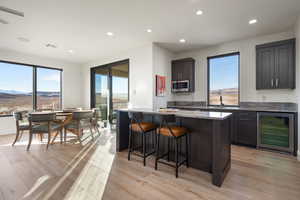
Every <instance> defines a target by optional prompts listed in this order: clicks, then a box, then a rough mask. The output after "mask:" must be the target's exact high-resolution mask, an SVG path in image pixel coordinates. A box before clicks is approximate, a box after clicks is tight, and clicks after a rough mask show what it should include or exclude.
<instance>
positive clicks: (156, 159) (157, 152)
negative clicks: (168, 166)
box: [155, 133, 160, 170]
mask: <svg viewBox="0 0 300 200" xmlns="http://www.w3.org/2000/svg"><path fill="white" fill-rule="evenodd" d="M156 137H157V140H156V158H155V170H157V162H158V158H159V139H160V133H158V134H157V136H156Z"/></svg>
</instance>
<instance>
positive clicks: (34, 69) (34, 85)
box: [0, 60, 63, 118]
mask: <svg viewBox="0 0 300 200" xmlns="http://www.w3.org/2000/svg"><path fill="white" fill-rule="evenodd" d="M0 63H7V64H14V65H22V66H24V67H31V68H32V109H33V110H36V109H37V69H38V68H44V69H52V70H57V71H60V97H59V98H60V106H59V107H60V108H62V98H63V97H62V75H63V69H60V68H54V67H46V66H40V65H34V64H28V63H21V62H13V61H7V60H0ZM11 116H13V114H7V115H1V114H0V118H1V117H11Z"/></svg>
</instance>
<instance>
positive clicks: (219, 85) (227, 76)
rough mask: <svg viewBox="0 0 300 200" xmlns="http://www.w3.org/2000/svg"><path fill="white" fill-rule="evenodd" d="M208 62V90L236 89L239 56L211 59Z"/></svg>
mask: <svg viewBox="0 0 300 200" xmlns="http://www.w3.org/2000/svg"><path fill="white" fill-rule="evenodd" d="M209 62H210V71H209V72H210V75H209V76H210V83H209V84H210V89H211V90H220V89H226V88H237V87H238V81H239V71H238V66H239V55H233V56H227V57H220V58H213V59H210V60H209Z"/></svg>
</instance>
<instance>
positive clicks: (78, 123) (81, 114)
mask: <svg viewBox="0 0 300 200" xmlns="http://www.w3.org/2000/svg"><path fill="white" fill-rule="evenodd" d="M92 118H93V111H92V110H89V111H75V112H73V114H72V121H71V122H70V123H69V124H66V125H65V133H64V142H66V138H67V133H68V132H71V133H73V134H75V135H76V136H77V139H78V141H79V143H80V144H81V145H82V141H83V140H85V139H87V138H88V137H87V138H84V139H83V140H82V136H83V131H84V129H86V128H88V129H89V130H90V133H91V135H90V136H91V137H92V139H93V140H94V133H93V131H92Z"/></svg>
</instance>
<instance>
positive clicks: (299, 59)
mask: <svg viewBox="0 0 300 200" xmlns="http://www.w3.org/2000/svg"><path fill="white" fill-rule="evenodd" d="M295 35H296V65H297V72H296V74H297V77H300V15H299V17H298V20H297V23H296V26H295ZM297 91H298V93H300V81H297ZM298 104H299V105H300V97H298ZM299 125H300V118H299V116H298V127H299ZM298 157H299V159H300V128H298Z"/></svg>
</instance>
